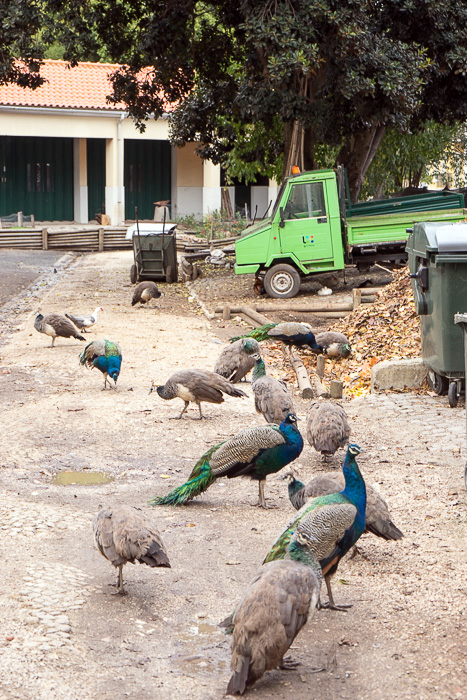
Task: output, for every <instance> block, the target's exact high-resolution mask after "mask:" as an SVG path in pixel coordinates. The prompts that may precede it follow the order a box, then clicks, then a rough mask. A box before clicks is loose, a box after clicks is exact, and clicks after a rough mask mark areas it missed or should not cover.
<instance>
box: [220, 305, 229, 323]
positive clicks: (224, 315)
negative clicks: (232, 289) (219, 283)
mask: <svg viewBox="0 0 467 700" xmlns="http://www.w3.org/2000/svg"><path fill="white" fill-rule="evenodd" d="M222 319H223V320H224V321H230V306H229V305H228V304H224V308H223V309H222Z"/></svg>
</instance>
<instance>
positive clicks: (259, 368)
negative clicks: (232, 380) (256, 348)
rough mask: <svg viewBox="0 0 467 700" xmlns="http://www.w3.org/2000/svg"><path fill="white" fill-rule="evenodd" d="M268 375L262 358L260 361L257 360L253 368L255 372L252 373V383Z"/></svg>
mask: <svg viewBox="0 0 467 700" xmlns="http://www.w3.org/2000/svg"><path fill="white" fill-rule="evenodd" d="M265 375H266V365H265V364H264V361H263V359H262V358H260V359H259V360H256V362H255V366H254V367H253V371H252V373H251V381H252V383H253V382H255V381H256V380H257V379H259V378H260V377H264V376H265Z"/></svg>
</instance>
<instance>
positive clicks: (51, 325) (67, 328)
mask: <svg viewBox="0 0 467 700" xmlns="http://www.w3.org/2000/svg"><path fill="white" fill-rule="evenodd" d="M34 328H35V329H36V331H39V333H45V334H46V335H50V337H51V338H52V344H51V346H50V347H51V348H53V347H54V342H55V338H76V339H77V340H86V338H83V336H82V335H80V334H79V333H78V331H77V330H76V328H75V326H74V325H73V324H72V323H70V321H69V320H68V319H67V318H65V316H62V315H61V314H46V315H45V316H43V315H42V314H37V316H36V320H35V321H34Z"/></svg>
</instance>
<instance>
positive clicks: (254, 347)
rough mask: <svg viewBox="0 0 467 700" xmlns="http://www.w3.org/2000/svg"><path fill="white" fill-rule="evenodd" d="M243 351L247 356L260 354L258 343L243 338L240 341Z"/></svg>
mask: <svg viewBox="0 0 467 700" xmlns="http://www.w3.org/2000/svg"><path fill="white" fill-rule="evenodd" d="M242 346H243V350H244V351H245V353H246V354H247V355H253V353H255V354H258V355H259V354H260V350H259V343H258V341H256V340H255V339H254V338H244V339H243V340H242Z"/></svg>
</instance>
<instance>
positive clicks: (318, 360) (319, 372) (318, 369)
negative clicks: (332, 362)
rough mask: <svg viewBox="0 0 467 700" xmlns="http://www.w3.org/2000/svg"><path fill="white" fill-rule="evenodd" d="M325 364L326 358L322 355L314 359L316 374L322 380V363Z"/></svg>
mask: <svg viewBox="0 0 467 700" xmlns="http://www.w3.org/2000/svg"><path fill="white" fill-rule="evenodd" d="M325 362H326V358H325V357H324V355H318V357H317V358H316V374H317V375H318V377H319V378H320V379H324V363H325Z"/></svg>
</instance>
